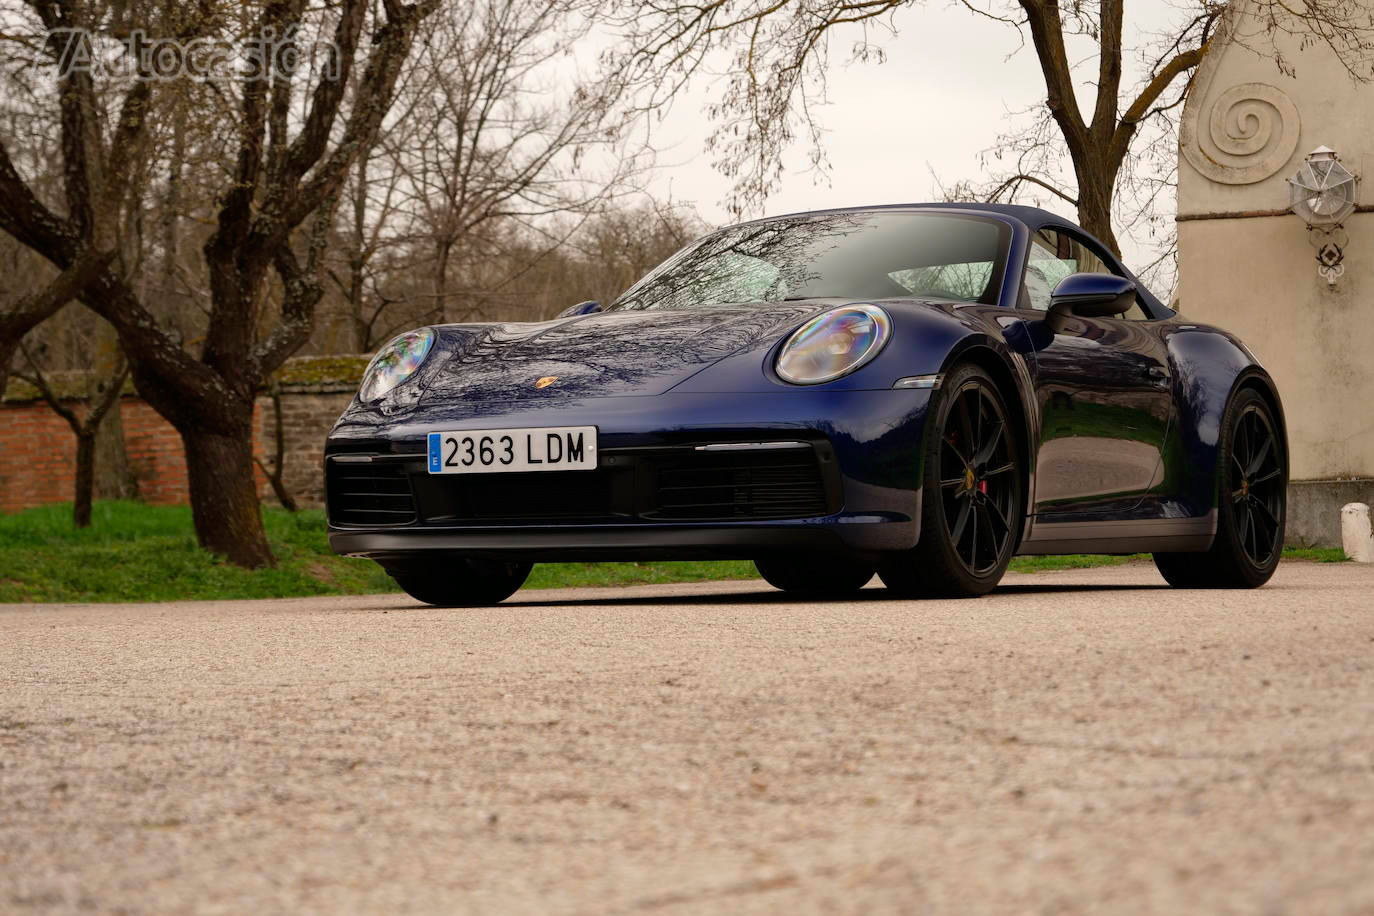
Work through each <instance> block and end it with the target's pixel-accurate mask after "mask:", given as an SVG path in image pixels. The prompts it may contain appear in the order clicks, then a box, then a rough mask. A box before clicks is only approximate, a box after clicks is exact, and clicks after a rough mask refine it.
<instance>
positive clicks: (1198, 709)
mask: <svg viewBox="0 0 1374 916" xmlns="http://www.w3.org/2000/svg"><path fill="white" fill-rule="evenodd" d="M1372 665H1374V567H1367V566H1357V565H1355V564H1343V565H1340V566H1326V565H1317V564H1304V563H1288V564H1285V565H1284V566H1283V567H1282V568H1281V569H1280V571H1279V574H1278V576H1277V577H1276V579H1275V581H1274V582H1273V583H1272V584H1271V585H1270V586H1269V587H1267V588H1265V589H1262V590H1260V591H1256V592H1199V591H1191V592H1190V591H1172V590H1169V589H1167V588H1165V587H1164V586H1163V583H1162V580H1161V579H1160V578H1159V577H1158V575H1157V574H1156V573H1155V572H1154V569H1153V567H1150V566H1146V565H1140V564H1132V565H1128V566H1124V567H1115V568H1107V569H1096V570H1086V571H1075V572H1065V573H1041V574H1036V575H1022V576H1015V575H1014V576H1009V577H1008V579H1007V582H1006V584H1005V585H1004V587H1003V588H1001V589H1000V590H998V591H997V592H996V593H995V594H994V595H992V596H991V597H989V598H986V599H983V600H981V601H966V602H951V601H927V602H911V601H896V600H887V599H886V598H885V597H884V593H883V592H882V591H881V590H878V589H871V590H869V591H868V592H866V593H865V594H864V595H863V596H862V597H861V598H859V599H857V600H851V601H845V602H818V603H809V604H808V603H797V602H795V601H792V600H789V599H785V598H783V597H782V596H781V595H780V593H777V592H773V591H771V590H769V589H767V587H766V586H764V585H763V584H762V583H755V582H734V583H707V584H697V585H674V586H645V587H638V588H626V589H596V590H580V591H561V592H525V593H521V594H519V595H517V596H516V597H515V598H513V599H512V600H511V601H510V602H508V603H507V604H505V605H503V606H501V607H498V608H493V609H486V610H477V611H444V610H435V609H431V608H426V607H422V606H420V605H417V604H415V603H413V602H411V601H409V600H407V599H404V598H397V597H394V596H385V597H371V598H366V597H365V598H343V599H340V598H321V599H302V600H289V601H266V602H210V603H192V604H163V605H125V606H114V605H104V606H91V605H85V606H79V605H68V606H54V605H47V606H0V911H3V912H9V913H19V914H24V913H29V912H64V911H78V910H94V911H102V912H111V911H117V912H187V911H195V912H205V913H217V912H224V913H263V912H284V911H290V912H328V913H336V912H339V913H342V912H405V911H421V912H444V913H455V912H480V913H499V914H509V913H641V912H649V913H688V912H728V913H755V912H758V913H764V912H779V911H784V910H785V911H788V912H789V913H792V914H796V913H811V912H865V913H912V912H933V913H969V912H1010V913H1079V912H1083V913H1087V912H1092V913H1101V912H1154V913H1170V914H1176V913H1258V914H1266V916H1270V914H1287V913H1294V914H1298V913H1320V914H1330V913H1374V678H1372V677H1371V666H1372Z"/></svg>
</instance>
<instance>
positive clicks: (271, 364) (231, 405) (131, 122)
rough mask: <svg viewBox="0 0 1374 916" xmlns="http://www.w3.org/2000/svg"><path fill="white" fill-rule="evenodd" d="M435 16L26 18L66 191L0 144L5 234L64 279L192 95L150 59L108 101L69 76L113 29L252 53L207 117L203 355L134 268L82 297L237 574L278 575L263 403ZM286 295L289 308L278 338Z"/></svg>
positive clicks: (220, 10) (142, 13)
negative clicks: (265, 474)
mask: <svg viewBox="0 0 1374 916" xmlns="http://www.w3.org/2000/svg"><path fill="white" fill-rule="evenodd" d="M438 2H439V0H420V2H416V3H410V4H406V3H402V2H399V0H383V2H382V4H381V9H380V10H378V11H377V14H376V16H375V19H374V17H373V16H372V15H370V13H369V8H370V6H371V4H369V3H368V2H367V0H340V2H339V3H337V4H333V5H330V6H329V7H326V8H324V9H322V10H321V9H316V8H313V7H308V6H307V4H306V3H305V0H265V2H262V3H261V4H257V5H249V4H228V3H222V2H218V0H199V2H197V3H195V4H192V5H187V4H183V3H177V2H173V0H166V2H164V3H161V4H147V5H139V6H138V7H134V6H126V5H124V4H119V5H118V8H117V9H116V10H114V12H112V11H111V9H107V8H105V7H102V6H96V5H91V4H87V3H83V2H81V0H55V2H47V0H31V2H30V3H29V4H28V15H29V20H27V21H28V24H29V26H30V37H29V41H31V42H32V43H41V44H42V46H43V47H44V48H45V49H46V52H47V53H48V55H49V56H50V58H51V60H52V62H53V63H54V70H55V73H56V83H55V91H53V92H52V93H50V95H49V98H50V104H51V106H52V107H53V110H54V111H55V112H56V115H57V120H58V121H59V122H60V125H61V138H62V151H61V152H62V156H61V159H62V173H63V189H62V195H61V200H60V201H58V202H48V201H45V200H43V199H41V198H40V196H39V194H38V193H36V192H35V190H34V188H33V187H31V186H30V184H29V183H28V182H27V181H26V180H25V178H24V177H23V176H22V175H21V174H20V173H19V171H18V170H17V169H16V168H15V167H14V164H13V160H12V158H11V156H10V152H9V145H10V144H9V141H8V138H4V139H3V140H0V228H3V229H4V230H5V231H7V232H9V233H10V234H11V235H13V236H14V237H15V238H17V239H19V240H20V241H21V242H23V243H24V244H25V245H27V246H29V247H30V248H32V249H33V250H34V251H36V252H38V253H39V254H41V255H42V256H43V257H45V258H46V259H47V260H49V261H50V262H51V263H52V264H53V265H54V266H56V267H57V268H58V269H59V270H62V271H67V270H69V269H71V268H72V267H73V265H76V264H80V263H82V262H83V261H84V260H86V259H90V258H96V257H103V255H102V254H100V253H101V252H108V251H112V250H114V251H117V250H118V249H119V247H120V246H119V241H120V239H121V237H122V235H123V234H124V233H125V231H126V229H127V228H128V225H129V218H128V212H127V210H128V208H130V207H136V206H137V201H130V200H128V199H127V192H128V188H129V186H130V183H131V177H132V176H133V175H134V174H135V172H136V171H137V170H138V169H140V168H142V167H143V166H144V164H145V163H146V157H145V153H146V151H147V148H148V146H149V144H150V142H151V139H152V136H153V134H154V131H153V129H152V127H151V125H153V124H156V123H159V119H160V118H161V117H162V116H163V115H164V113H165V112H166V110H167V102H168V99H169V98H175V97H176V96H177V95H178V90H179V88H180V87H179V86H178V85H176V84H169V83H167V82H164V81H159V80H158V79H157V78H156V74H155V73H154V72H152V71H151V69H150V64H149V62H147V61H145V60H138V59H135V60H134V61H133V74H132V76H131V77H128V78H119V79H113V80H112V81H111V84H106V85H102V86H99V87H98V86H97V74H95V73H93V72H92V70H91V68H88V67H83V66H72V61H73V60H74V59H84V58H83V57H82V55H90V56H92V57H94V55H93V54H92V49H91V42H92V40H93V36H98V35H102V34H107V33H110V32H111V30H112V29H114V28H116V27H117V29H118V30H124V31H126V32H127V31H128V30H129V29H132V28H134V27H135V26H136V27H138V28H140V29H143V30H145V31H147V32H150V33H153V34H161V35H168V36H174V37H175V38H177V39H178V40H180V41H186V40H189V39H192V38H199V37H203V36H218V37H219V38H221V39H222V40H224V41H226V42H228V43H230V44H233V45H235V46H243V47H245V48H246V51H245V53H246V61H247V66H246V67H244V68H243V70H242V72H241V74H240V75H238V76H237V78H236V79H235V80H226V81H224V84H223V85H220V86H217V87H216V90H217V91H218V92H219V97H220V98H222V99H223V100H224V104H222V105H221V106H220V107H219V108H217V109H216V108H209V109H207V110H204V111H202V112H201V117H202V118H207V119H211V120H212V121H213V122H214V123H213V124H212V125H211V126H210V128H209V129H211V130H217V131H218V133H219V135H220V136H222V137H224V138H226V139H228V140H230V147H229V148H230V155H229V157H227V161H224V162H223V171H222V173H221V174H223V176H224V177H223V179H222V181H221V184H220V188H219V195H218V202H217V205H216V208H215V212H214V231H213V233H212V234H211V235H210V237H209V239H208V240H207V241H206V243H205V245H204V248H203V254H204V263H205V272H206V273H205V276H206V279H207V284H206V285H207V286H208V288H209V303H210V304H209V312H208V315H207V316H206V331H205V335H204V340H203V344H202V346H201V347H200V352H199V354H198V355H196V354H193V353H191V352H188V351H187V350H186V349H184V348H183V346H182V341H181V340H180V339H178V337H177V335H174V334H172V333H169V331H168V330H167V329H166V328H165V327H163V326H162V325H161V324H160V323H159V321H158V320H157V317H156V315H155V314H154V312H153V311H152V310H150V308H149V307H148V305H147V304H146V303H145V302H144V301H143V299H142V297H141V295H140V291H139V289H137V288H136V286H135V285H134V284H133V283H131V282H130V277H131V276H133V275H134V274H135V273H136V268H137V267H138V265H131V264H127V263H123V262H121V261H120V260H119V259H118V256H116V260H115V261H114V262H113V263H111V264H109V265H108V266H107V267H105V269H103V270H100V271H97V272H96V273H95V275H94V276H93V277H92V278H91V279H90V280H88V281H87V282H86V283H84V284H83V285H82V287H81V290H80V294H79V298H80V299H81V300H82V301H83V302H84V303H86V304H87V305H88V306H89V307H90V308H92V309H93V310H95V311H96V312H97V313H98V314H100V315H101V316H102V317H103V318H105V319H106V320H107V321H109V322H110V323H111V324H112V325H113V326H114V327H115V329H116V331H117V332H118V334H119V338H120V341H121V344H122V346H123V349H124V351H125V353H126V354H127V356H128V359H129V362H130V365H131V369H132V373H133V377H134V380H135V383H136V384H137V386H138V390H139V392H140V394H141V395H142V396H143V397H144V398H145V399H147V400H148V402H149V403H150V404H151V405H152V406H153V407H154V408H155V409H156V410H157V411H158V412H159V413H160V414H161V415H162V416H164V417H165V418H166V419H167V420H168V421H169V422H170V423H171V424H172V425H173V426H174V427H175V428H176V429H177V430H178V432H179V433H180V434H181V437H182V439H183V441H184V442H185V445H186V463H187V473H188V479H189V484H190V492H191V504H192V517H193V519H194V522H195V527H196V533H197V536H198V539H199V541H200V543H201V544H202V546H204V547H206V548H208V549H210V550H213V551H215V552H217V553H220V554H223V555H225V556H226V557H228V559H229V560H230V561H232V562H234V563H237V564H239V565H242V566H248V567H258V566H264V565H270V564H272V563H273V557H272V553H271V549H270V547H269V546H268V543H267V538H266V535H265V533H264V531H263V528H262V519H261V515H260V513H259V507H258V499H257V490H256V484H255V482H254V476H253V456H252V418H253V402H254V399H255V397H256V394H257V391H258V390H259V388H260V387H261V386H262V384H263V383H264V381H265V380H266V379H267V378H268V377H269V376H270V374H271V373H272V372H273V371H275V370H276V369H277V368H278V367H279V366H280V365H281V364H282V362H283V361H284V360H285V359H286V358H287V357H288V356H290V355H291V354H292V353H293V352H294V351H295V350H296V349H297V348H299V347H300V346H301V344H302V343H304V342H305V340H306V339H307V338H308V336H309V334H310V332H311V330H312V328H313V324H314V313H315V306H316V304H317V303H318V301H319V299H320V297H321V295H322V286H321V282H320V277H319V272H318V268H319V264H320V254H321V250H322V247H323V246H324V244H325V242H326V240H327V237H328V232H329V228H330V225H331V222H332V219H333V214H334V207H335V204H336V202H337V198H338V194H339V191H340V188H341V187H342V184H343V182H344V180H345V179H346V177H347V174H348V170H349V168H350V167H351V165H352V164H353V162H354V161H355V159H356V157H357V155H358V150H359V149H360V147H361V146H363V145H364V144H365V142H366V141H367V140H368V139H369V138H370V137H371V136H372V135H373V134H374V133H375V131H376V130H377V129H378V126H379V125H380V124H381V122H382V119H383V117H384V116H385V114H386V112H387V110H388V108H389V106H390V104H391V101H392V98H393V91H394V88H395V85H396V81H397V77H398V74H399V71H400V69H401V67H402V64H403V63H404V61H405V59H406V57H407V55H408V53H409V50H410V47H411V43H412V40H413V37H414V34H415V31H416V29H417V27H418V26H419V24H420V23H421V22H422V21H423V20H424V19H425V17H427V16H428V15H429V14H430V13H431V12H433V10H434V9H435V7H436V6H437V5H438ZM116 13H117V14H118V15H119V16H120V17H123V18H122V19H120V21H119V22H117V23H116V22H114V21H113V19H114V18H115V14H116ZM135 17H137V18H136V19H135ZM331 24H332V25H331ZM311 28H314V29H316V30H317V31H318V33H319V34H320V35H321V36H322V37H327V39H328V47H327V49H326V50H325V51H324V52H323V53H321V54H319V55H314V54H312V53H309V51H310V49H308V48H304V47H303V43H304V35H306V34H309V29H311ZM369 35H370V47H368V46H367V45H366V42H367V41H368V36H369ZM364 48H366V50H364ZM74 55H76V57H75V58H74ZM311 62H314V63H316V64H317V65H318V66H317V67H316V68H312V67H310V66H309V64H310V63H311ZM359 67H360V72H357V70H358V68H359ZM121 80H122V82H121ZM107 115H108V116H107ZM274 290H275V295H276V298H277V301H278V302H279V305H278V306H277V308H276V309H275V312H276V315H277V317H276V320H275V321H274V322H271V323H270V325H269V323H268V322H269V319H270V317H271V313H270V312H269V311H268V308H267V306H268V303H269V294H271V293H273V291H274Z"/></svg>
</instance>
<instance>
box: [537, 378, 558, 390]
mask: <svg viewBox="0 0 1374 916" xmlns="http://www.w3.org/2000/svg"><path fill="white" fill-rule="evenodd" d="M556 381H558V376H556V375H546V376H544V377H543V378H541V379H540V380H539V381H537V382H535V383H534V387H536V388H547V387H549V386H550V385H552V384H553V383H554V382H556Z"/></svg>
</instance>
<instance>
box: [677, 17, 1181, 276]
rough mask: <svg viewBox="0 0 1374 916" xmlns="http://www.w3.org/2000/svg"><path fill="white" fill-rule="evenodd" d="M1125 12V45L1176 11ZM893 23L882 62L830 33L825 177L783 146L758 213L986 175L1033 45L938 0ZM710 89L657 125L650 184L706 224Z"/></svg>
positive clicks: (1080, 49) (892, 194)
mask: <svg viewBox="0 0 1374 916" xmlns="http://www.w3.org/2000/svg"><path fill="white" fill-rule="evenodd" d="M1127 12H1128V19H1127V24H1126V45H1127V47H1128V48H1130V47H1133V46H1137V45H1139V44H1141V43H1142V42H1144V41H1145V40H1146V37H1147V32H1150V31H1155V30H1159V29H1162V28H1164V27H1165V26H1166V25H1167V23H1168V22H1169V21H1170V20H1171V19H1174V18H1176V17H1177V15H1178V13H1177V9H1176V8H1175V6H1174V5H1173V4H1172V3H1170V2H1168V0H1138V2H1134V3H1131V4H1128V9H1127ZM897 26H898V35H897V36H896V37H895V38H889V39H887V40H886V41H883V42H880V43H881V44H882V46H883V47H884V48H885V50H886V52H887V60H886V62H885V63H881V64H878V63H858V62H856V63H848V59H849V50H850V48H851V46H852V43H853V37H843V38H841V39H840V40H834V41H832V44H831V69H832V72H831V77H830V105H829V106H828V107H826V108H824V109H822V111H821V120H822V122H823V124H824V126H825V127H826V129H827V131H828V133H827V135H826V140H825V149H826V152H827V154H828V156H829V159H830V163H831V165H832V169H831V171H830V173H829V175H828V176H827V178H828V181H827V180H822V181H821V182H819V183H817V182H816V181H815V180H814V178H813V177H812V176H811V175H810V174H807V173H806V172H805V171H804V170H805V168H806V166H807V164H808V158H807V155H806V146H805V145H804V144H798V145H797V146H795V147H794V148H793V149H791V150H789V151H788V154H787V158H786V164H787V165H788V167H789V174H788V176H787V178H786V180H785V181H784V182H783V188H782V190H781V192H779V193H778V194H776V195H774V196H773V197H772V198H771V199H770V200H769V201H768V204H767V205H766V207H765V212H766V213H768V214H776V213H786V212H792V211H797V210H811V209H818V208H824V207H839V206H851V205H861V204H871V203H905V202H914V201H925V200H931V199H934V198H936V197H937V196H938V195H937V188H936V183H935V179H934V178H933V177H932V172H933V173H934V175H936V176H938V177H939V180H940V182H941V183H943V184H945V185H946V186H948V185H951V184H953V183H954V182H956V181H958V180H960V179H970V178H972V179H981V178H984V177H986V176H985V175H984V173H983V167H982V166H981V165H980V162H979V153H980V152H982V151H983V150H985V149H988V148H989V147H990V146H992V145H993V143H994V141H995V140H996V138H997V136H998V134H999V133H1001V132H1002V131H1003V130H1005V129H1006V127H1007V126H1008V125H1009V122H1008V117H1009V114H1010V113H1013V112H1017V111H1021V110H1024V109H1026V108H1028V107H1030V106H1032V105H1036V104H1039V103H1040V102H1042V101H1043V99H1044V91H1045V90H1044V82H1043V80H1042V79H1041V76H1040V70H1039V64H1038V63H1037V61H1036V58H1035V53H1034V50H1033V48H1031V47H1030V46H1029V45H1027V46H1026V47H1025V48H1022V49H1021V50H1020V51H1019V52H1018V51H1017V48H1018V47H1019V46H1020V40H1019V38H1018V36H1017V34H1016V32H1015V30H1014V29H1012V28H1010V27H1009V26H1005V25H1002V24H1000V23H996V22H992V21H990V20H988V19H984V18H982V17H979V16H976V15H974V14H972V13H970V12H969V11H968V10H967V9H965V8H964V7H963V6H949V5H946V4H945V3H944V2H943V0H933V2H931V3H930V4H929V5H928V6H925V7H919V8H913V9H908V10H904V11H903V12H902V13H901V14H900V15H899V17H898V19H897ZM849 34H850V35H851V36H852V35H855V34H857V33H849ZM1027 40H1029V34H1028V35H1027ZM1093 50H1094V46H1092V45H1090V44H1087V43H1085V44H1080V45H1078V46H1071V54H1077V55H1078V56H1077V57H1074V62H1075V64H1077V65H1078V72H1079V73H1080V75H1082V76H1084V77H1085V78H1088V77H1091V76H1092V75H1093V74H1094V73H1095V71H1096V60H1095V58H1094V57H1092V56H1091V54H1092V51H1093ZM1013 52H1015V53H1013ZM1009 55H1010V57H1009ZM1132 64H1133V59H1132V56H1131V55H1130V54H1128V55H1127V60H1126V69H1127V80H1126V82H1125V85H1130V81H1131V80H1132V78H1133V74H1134V72H1135V71H1136V68H1134V67H1133V66H1132ZM712 91H713V90H712V87H710V86H709V85H705V84H700V85H698V86H696V87H694V88H693V90H692V92H691V94H690V95H689V96H687V97H684V98H682V99H680V100H679V101H678V102H677V103H676V104H675V105H674V106H673V108H672V110H671V111H670V112H669V114H668V117H667V118H666V120H665V121H664V123H663V124H662V125H660V126H659V127H658V128H657V130H656V132H655V135H654V144H655V146H657V147H658V148H659V149H660V150H661V151H662V152H661V155H660V160H659V161H660V164H661V166H662V168H661V170H660V172H659V174H658V175H657V176H656V177H655V178H654V179H653V180H652V182H651V183H650V189H651V190H652V192H653V194H654V196H655V197H657V198H659V199H663V198H667V197H668V196H670V195H671V197H672V198H673V199H674V200H677V201H686V202H692V203H694V204H695V205H696V207H697V210H698V212H699V213H700V214H701V215H702V217H703V218H705V219H706V220H707V221H708V222H711V223H713V224H722V223H728V222H730V221H731V220H730V217H729V215H728V213H727V212H726V210H725V208H724V207H723V206H722V201H723V200H724V198H725V197H726V195H727V194H728V192H729V188H730V182H729V180H728V179H726V178H725V177H724V176H722V175H721V174H720V173H719V172H717V171H716V170H715V169H713V168H712V167H711V163H710V156H709V155H708V154H706V153H704V152H703V149H702V141H703V139H704V137H705V134H706V132H707V131H709V129H710V124H709V122H708V120H707V118H706V115H705V114H704V113H703V103H704V101H705V100H706V99H708V98H710V96H711V93H712ZM1022 123H1024V119H1023V121H1022ZM1044 197H1045V200H1044V204H1045V205H1047V206H1049V207H1050V208H1051V209H1054V210H1056V211H1057V212H1061V213H1065V214H1066V215H1069V216H1072V215H1074V214H1073V208H1072V207H1068V206H1067V205H1065V204H1064V203H1063V202H1060V201H1057V200H1056V199H1054V198H1053V197H1051V196H1050V195H1044ZM1123 245H1125V246H1126V247H1127V249H1128V250H1127V259H1128V260H1132V259H1133V256H1134V260H1136V261H1139V260H1141V259H1142V258H1143V257H1144V255H1143V251H1142V250H1141V249H1140V247H1139V246H1136V245H1132V244H1130V243H1129V242H1127V241H1126V240H1124V239H1123Z"/></svg>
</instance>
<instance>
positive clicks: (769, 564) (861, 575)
mask: <svg viewBox="0 0 1374 916" xmlns="http://www.w3.org/2000/svg"><path fill="white" fill-rule="evenodd" d="M754 566H755V567H757V568H758V571H759V575H760V576H762V577H763V579H764V581H765V582H767V583H768V584H769V585H771V586H773V587H774V588H780V589H782V590H783V591H785V592H788V593H790V594H794V595H812V596H815V597H821V598H823V597H832V598H833V597H841V596H843V595H848V594H853V593H854V592H857V591H858V590H859V589H861V588H863V587H864V586H865V585H867V584H868V581H869V580H870V579H872V578H873V566H872V564H869V563H865V562H864V561H863V560H859V559H855V558H852V557H844V556H833V555H810V554H803V555H800V556H793V557H785V558H784V557H766V558H760V559H757V560H755V561H754Z"/></svg>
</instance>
